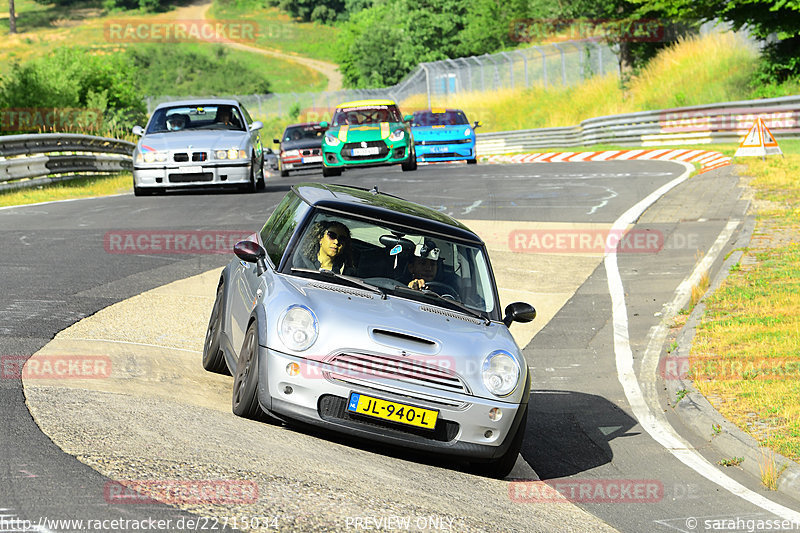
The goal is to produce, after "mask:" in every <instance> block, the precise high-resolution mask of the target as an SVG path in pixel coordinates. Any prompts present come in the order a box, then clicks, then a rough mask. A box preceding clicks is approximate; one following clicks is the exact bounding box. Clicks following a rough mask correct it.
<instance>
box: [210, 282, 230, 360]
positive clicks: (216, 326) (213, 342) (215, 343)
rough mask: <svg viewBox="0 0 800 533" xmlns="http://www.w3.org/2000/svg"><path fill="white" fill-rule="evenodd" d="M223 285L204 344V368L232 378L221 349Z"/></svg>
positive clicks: (212, 310)
mask: <svg viewBox="0 0 800 533" xmlns="http://www.w3.org/2000/svg"><path fill="white" fill-rule="evenodd" d="M222 296H223V286H222V283H220V284H219V287H217V298H216V300H214V307H213V308H212V309H211V318H210V319H209V321H208V329H207V330H206V340H205V342H204V343H203V368H204V369H206V370H207V371H209V372H214V373H216V374H224V375H226V376H230V375H231V373H230V371H229V370H228V365H227V363H225V355H224V354H223V353H222V349H221V348H220V342H219V338H220V333H221V331H222Z"/></svg>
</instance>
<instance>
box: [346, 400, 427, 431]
mask: <svg viewBox="0 0 800 533" xmlns="http://www.w3.org/2000/svg"><path fill="white" fill-rule="evenodd" d="M347 410H348V411H350V412H351V413H358V414H361V415H367V416H371V417H373V418H380V419H382V420H389V421H391V422H398V423H400V424H406V425H408V426H416V427H420V428H425V429H435V428H436V418H437V417H438V416H439V411H435V410H433V409H423V408H422V407H414V406H412V405H405V404H402V403H397V402H390V401H388V400H381V399H380V398H373V397H372V396H366V395H364V394H358V393H356V392H352V393H350V401H349V402H348V403H347Z"/></svg>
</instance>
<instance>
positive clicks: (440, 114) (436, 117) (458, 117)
mask: <svg viewBox="0 0 800 533" xmlns="http://www.w3.org/2000/svg"><path fill="white" fill-rule="evenodd" d="M460 124H469V121H468V120H467V116H466V115H465V114H464V112H463V111H458V110H453V111H417V112H415V113H414V118H413V119H412V120H411V125H412V126H458V125H460Z"/></svg>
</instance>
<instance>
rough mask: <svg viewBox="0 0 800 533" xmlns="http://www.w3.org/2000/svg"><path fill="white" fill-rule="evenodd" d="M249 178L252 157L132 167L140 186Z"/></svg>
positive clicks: (193, 184) (236, 181)
mask: <svg viewBox="0 0 800 533" xmlns="http://www.w3.org/2000/svg"><path fill="white" fill-rule="evenodd" d="M249 181H250V161H246V162H242V163H227V164H195V165H183V166H177V165H166V166H165V165H161V166H158V165H140V166H136V165H134V167H133V183H134V184H135V185H136V186H137V187H142V188H147V187H157V188H163V187H197V186H201V185H205V186H220V185H242V184H245V183H248V182H249Z"/></svg>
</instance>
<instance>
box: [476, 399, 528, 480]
mask: <svg viewBox="0 0 800 533" xmlns="http://www.w3.org/2000/svg"><path fill="white" fill-rule="evenodd" d="M527 425H528V405H527V404H526V405H525V412H524V413H523V414H522V420H521V421H520V424H519V428H517V433H516V434H515V435H514V437H513V439H512V441H511V445H510V446H509V447H508V450H506V453H504V454H503V455H502V456H501V457H499V458H497V459H495V460H493V461H490V462H488V463H472V465H471V466H472V468H471V470H472V472H473V473H475V474H478V475H481V476H486V477H491V478H495V479H503V478H505V477H506V476H507V475H508V474H509V473H510V472H511V471H512V470H513V469H514V465H515V464H516V462H517V456H519V451H520V449H522V441H523V440H524V439H525V428H526V426H527Z"/></svg>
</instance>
